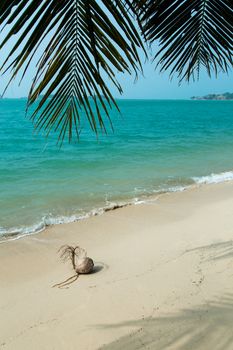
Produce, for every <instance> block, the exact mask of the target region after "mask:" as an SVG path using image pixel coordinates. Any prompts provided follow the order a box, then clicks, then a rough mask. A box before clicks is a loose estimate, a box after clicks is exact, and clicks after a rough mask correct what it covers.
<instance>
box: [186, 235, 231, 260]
mask: <svg viewBox="0 0 233 350" xmlns="http://www.w3.org/2000/svg"><path fill="white" fill-rule="evenodd" d="M193 251H200V252H203V253H204V254H205V256H206V258H205V261H211V260H221V259H228V258H233V241H232V240H229V241H225V242H220V243H214V244H210V245H206V246H202V247H198V248H195V249H190V250H188V251H187V252H193Z"/></svg>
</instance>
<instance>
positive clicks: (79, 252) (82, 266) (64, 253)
mask: <svg viewBox="0 0 233 350" xmlns="http://www.w3.org/2000/svg"><path fill="white" fill-rule="evenodd" d="M58 252H60V258H61V259H62V261H63V262H66V261H69V260H70V261H71V263H72V267H73V269H74V271H75V275H74V276H71V277H69V278H68V279H67V280H65V281H63V282H61V283H57V284H55V285H54V286H53V287H58V288H63V287H65V286H67V285H69V284H71V283H73V282H75V281H76V280H77V279H78V277H79V275H80V274H88V273H91V272H92V271H93V268H94V262H93V260H92V259H91V258H89V257H87V253H86V251H85V250H84V249H83V248H81V247H79V246H75V247H72V246H70V245H65V246H62V247H61V248H60V249H59V251H58Z"/></svg>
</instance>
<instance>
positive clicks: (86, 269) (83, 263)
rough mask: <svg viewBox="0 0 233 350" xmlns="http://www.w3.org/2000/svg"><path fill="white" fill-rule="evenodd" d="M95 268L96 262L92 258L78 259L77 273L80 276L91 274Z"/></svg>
mask: <svg viewBox="0 0 233 350" xmlns="http://www.w3.org/2000/svg"><path fill="white" fill-rule="evenodd" d="M93 268H94V262H93V260H92V259H91V258H88V257H84V258H81V259H77V262H76V267H75V271H76V272H77V273H79V274H87V273H91V272H92V271H93Z"/></svg>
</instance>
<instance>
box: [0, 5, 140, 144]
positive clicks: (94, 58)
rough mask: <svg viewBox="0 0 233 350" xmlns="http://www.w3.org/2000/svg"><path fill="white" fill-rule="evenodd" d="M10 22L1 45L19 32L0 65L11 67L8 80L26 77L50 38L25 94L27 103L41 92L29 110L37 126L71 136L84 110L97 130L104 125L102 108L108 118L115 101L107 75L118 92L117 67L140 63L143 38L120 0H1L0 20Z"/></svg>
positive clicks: (124, 68) (136, 66) (61, 136)
mask: <svg viewBox="0 0 233 350" xmlns="http://www.w3.org/2000/svg"><path fill="white" fill-rule="evenodd" d="M9 24H11V28H10V30H9V31H8V33H7V35H6V37H5V38H4V40H3V41H2V43H1V44H0V49H2V48H4V46H5V44H6V43H7V42H8V41H9V40H10V38H11V37H12V36H16V37H17V40H16V42H15V45H14V47H13V48H12V50H11V51H10V52H9V54H8V56H7V58H6V60H5V62H4V63H3V65H2V67H1V70H2V71H3V70H8V69H11V70H12V77H11V80H12V79H13V78H14V77H15V76H16V75H17V74H19V72H21V74H22V78H23V77H24V75H25V73H26V71H27V69H28V67H29V65H30V63H31V61H32V59H33V57H34V55H35V53H36V52H37V51H38V49H39V48H40V46H41V44H42V43H43V42H44V41H45V39H46V38H49V42H48V44H47V47H46V48H45V50H44V52H43V54H42V55H41V57H40V59H39V61H38V62H37V71H36V74H35V77H34V79H33V84H32V86H31V89H30V93H29V98H28V107H29V106H31V105H32V104H33V103H34V102H35V101H36V100H37V98H38V97H39V96H40V95H42V94H43V97H42V98H41V99H40V100H39V103H38V105H37V107H36V109H35V111H34V112H33V114H32V120H33V121H34V123H35V126H36V128H38V129H39V130H40V129H44V130H45V131H46V132H47V133H49V132H50V131H51V130H56V131H58V132H59V139H60V141H63V139H64V137H65V135H66V134H67V133H68V137H69V140H70V141H71V139H72V136H73V134H74V133H75V134H76V136H77V137H78V136H79V126H80V122H81V121H80V118H81V113H80V111H84V112H85V114H86V116H87V118H88V121H89V123H90V126H91V128H92V129H93V130H94V131H95V132H96V133H97V129H98V126H100V128H101V129H102V130H105V126H104V120H103V113H102V112H103V111H104V112H105V114H106V115H107V117H108V118H109V107H111V106H112V104H113V105H115V106H116V103H115V101H114V98H113V96H112V94H111V92H110V91H109V89H108V86H107V84H106V82H105V81H106V77H107V78H109V79H110V81H112V83H113V84H114V85H115V86H116V88H117V89H118V91H119V92H122V89H121V86H120V85H119V83H118V81H117V79H116V76H115V73H116V71H117V72H128V73H130V74H131V73H132V71H134V72H135V73H136V74H137V71H138V69H140V68H141V65H140V59H139V56H138V52H137V49H138V47H143V44H142V41H141V39H140V36H139V34H138V32H137V30H136V28H135V24H133V22H132V17H130V16H129V13H128V8H126V7H125V4H124V3H123V1H117V2H115V1H110V0H102V1H95V0H63V1H56V0H46V1H35V0H31V1H29V0H21V1H17V0H14V1H10V0H7V1H1V4H0V25H1V27H2V28H3V27H4V25H5V26H6V25H9ZM19 49H20V51H19ZM17 52H18V53H17ZM103 77H104V78H103ZM51 96H52V98H50V99H48V98H49V97H51Z"/></svg>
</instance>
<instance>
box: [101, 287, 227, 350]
mask: <svg viewBox="0 0 233 350" xmlns="http://www.w3.org/2000/svg"><path fill="white" fill-rule="evenodd" d="M119 327H135V331H132V332H131V333H130V334H129V335H127V336H123V337H121V338H119V339H117V340H116V341H114V342H113V343H110V344H108V345H105V346H103V347H101V348H100V349H103V350H123V349H127V350H139V349H140V350H143V349H153V350H174V349H179V350H209V349H211V350H232V349H233V294H232V295H231V294H230V295H228V294H227V295H225V297H224V298H221V299H220V298H219V299H216V300H215V301H211V302H209V303H208V302H207V303H206V304H205V305H203V306H200V307H196V308H194V309H185V310H182V311H181V312H179V313H177V314H172V315H168V316H165V317H158V318H146V319H142V320H137V321H128V322H124V323H122V324H116V325H109V326H105V325H103V326H101V328H104V329H105V330H106V329H109V328H119Z"/></svg>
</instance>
